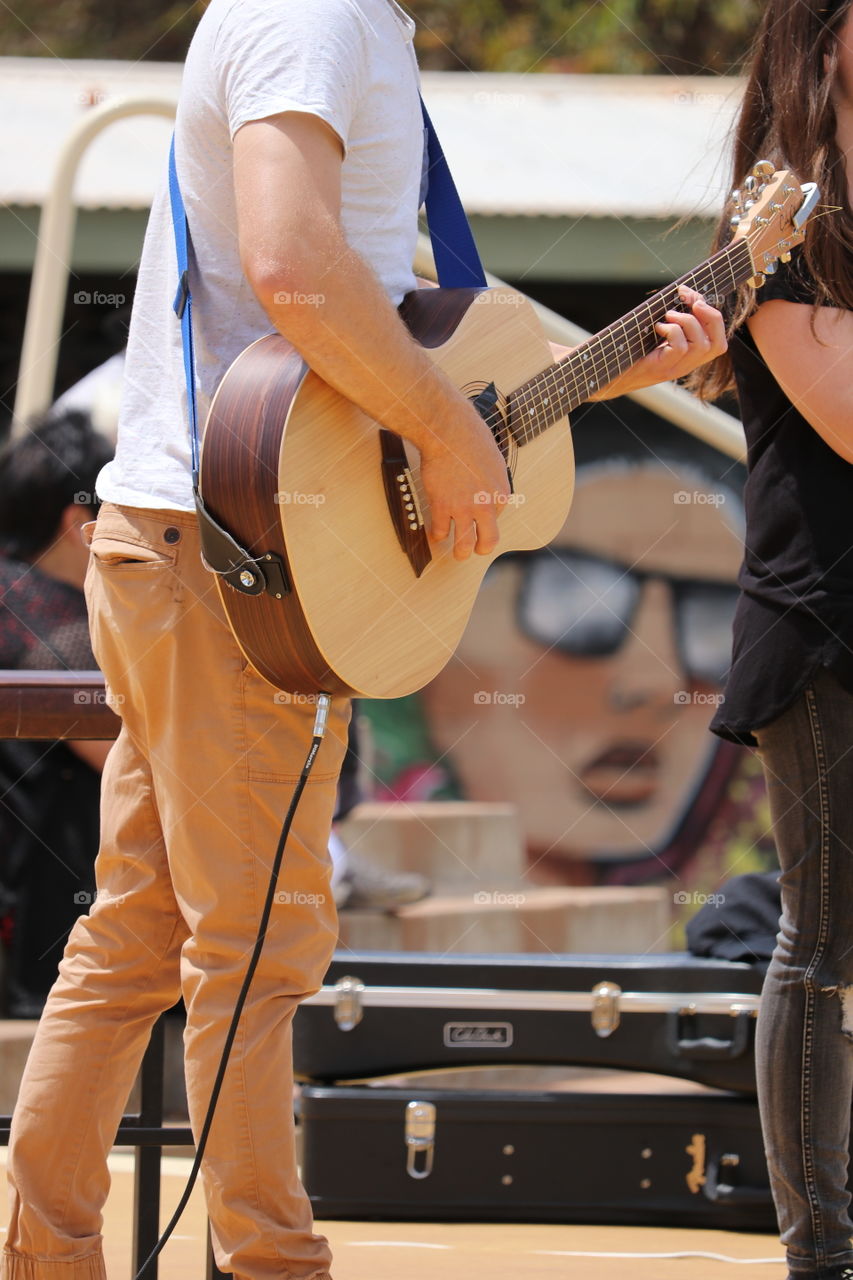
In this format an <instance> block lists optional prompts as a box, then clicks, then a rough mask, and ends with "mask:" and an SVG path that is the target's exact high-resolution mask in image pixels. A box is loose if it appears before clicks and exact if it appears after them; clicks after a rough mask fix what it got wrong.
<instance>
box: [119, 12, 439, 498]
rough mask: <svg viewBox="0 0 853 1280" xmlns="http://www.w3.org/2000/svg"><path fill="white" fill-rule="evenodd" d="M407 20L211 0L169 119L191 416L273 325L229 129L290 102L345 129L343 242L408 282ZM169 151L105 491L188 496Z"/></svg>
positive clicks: (411, 167)
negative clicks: (186, 300) (181, 242)
mask: <svg viewBox="0 0 853 1280" xmlns="http://www.w3.org/2000/svg"><path fill="white" fill-rule="evenodd" d="M413 34H414V23H413V22H412V21H411V19H410V18H408V17H407V16H406V14H404V13H403V11H402V9H400V8H399V6H398V5H397V4H396V3H395V0H213V2H212V4H211V5H210V7H209V8H208V9H207V11H206V13H205V14H204V16H203V18H202V19H201V22H200V23H199V26H198V29H197V31H196V34H195V37H194V39H193V42H192V44H191V46H190V50H189V53H188V56H187V61H186V67H185V70H184V77H183V84H182V89H181V99H180V103H179V106H178V117H177V122H176V127H175V154H176V161H177V170H178V180H179V182H180V186H181V192H182V195H183V198H184V203H185V205H186V209H187V217H188V220H189V225H190V232H191V235H192V241H193V249H194V255H195V258H194V262H192V263H191V268H190V284H191V288H192V294H193V332H194V340H195V358H196V384H197V392H198V410H199V430H200V431H202V430H203V428H204V421H205V418H206V415H207V410H208V407H209V405H210V400H211V398H212V396H213V393H214V391H215V390H216V387H217V385H218V384H219V382H220V380H221V379H222V377H223V375H224V374H225V372H226V370H227V368H228V366H229V365H230V364H231V362H232V361H233V360H234V359H236V357H237V356H238V355H239V354H240V352H241V351H242V350H243V348H244V347H246V346H248V345H249V343H250V342H254V340H255V339H256V338H260V337H263V336H264V334H267V333H270V332H272V326H271V324H270V321H269V318H268V317H267V315H266V313H265V312H264V310H263V309H262V307H261V306H260V304H259V303H258V302H257V300H256V299H255V296H254V294H253V293H252V290H251V288H250V286H249V284H248V283H247V281H246V279H245V277H244V276H243V273H242V270H241V268H240V262H239V256H238V250H237V236H236V225H237V220H236V211H235V202H234V187H233V178H232V145H231V143H232V139H233V137H234V135H235V133H236V132H237V130H238V129H239V128H240V127H241V125H244V124H246V123H248V122H249V121H251V120H261V119H264V118H265V117H267V116H271V115H277V114H278V113H280V112H283V111H287V110H299V111H307V112H311V113H312V114H314V115H318V116H320V117H321V118H322V119H323V120H325V121H326V122H327V123H328V124H329V125H331V127H332V128H333V129H334V130H335V132H336V133H337V134H338V136H339V137H340V138H341V140H342V141H343V143H344V145H345V148H346V154H345V158H344V162H343V169H342V215H341V220H342V225H343V229H344V233H345V235H346V237H347V241H348V243H349V244H350V245H351V246H352V247H353V248H354V249H356V250H357V251H358V252H359V253H360V254H361V255H362V256H363V257H364V258H365V259H366V260H367V262H368V263H369V264H370V266H371V267H372V268H373V270H374V271H375V272H376V274H377V276H378V278H379V280H380V281H381V283H382V285H383V286H384V288H385V289H386V291H387V293H388V295H389V296H390V298H391V299H392V301H393V302H394V303H395V305H396V304H397V303H399V302H400V301H401V299H402V298H403V296H404V294H406V293H407V292H408V291H409V290H410V289H413V288H414V287H415V278H414V274H413V272H412V261H413V258H414V251H415V244H416V238H417V210H418V207H419V203H420V198H419V197H420V187H421V172H422V160H423V143H424V133H423V121H422V118H421V112H420V104H419V101H418V70H417V63H416V61H415V54H414V49H413V46H412V37H413ZM177 283H178V278H177V263H176V257H175V241H174V234H173V230H172V221H171V214H170V208H169V194H168V182H167V174H166V158H165V157H164V173H163V180H162V183H161V186H160V189H159V191H158V193H157V196H156V198H155V200H154V204H153V206H152V210H151V217H150V220H149V223H148V229H147V232H146V235H145V245H144V248H143V251H142V260H141V263H140V268H139V277H138V282H137V287H136V295H135V299H134V307H133V315H132V318H131V324H130V338H129V342H128V351H127V365H126V369H125V381H124V388H123V392H122V401H121V409H120V414H119V429H118V445H117V449H116V456H115V458H114V460H113V461H112V462H110V463H108V464H107V466H106V467H104V469H103V471H102V472H101V474H100V476H99V478H98V484H97V491H98V495H99V497H101V498H102V499H104V500H105V501H109V502H117V503H121V504H123V505H125V506H133V507H167V508H177V509H182V510H192V509H193V500H192V486H191V462H190V444H189V427H188V419H187V406H186V400H187V395H186V383H185V377H184V366H183V354H182V347H181V333H180V324H179V322H178V320H177V318H176V316H175V313H174V311H173V310H172V303H173V300H174V297H175V291H176V288H177Z"/></svg>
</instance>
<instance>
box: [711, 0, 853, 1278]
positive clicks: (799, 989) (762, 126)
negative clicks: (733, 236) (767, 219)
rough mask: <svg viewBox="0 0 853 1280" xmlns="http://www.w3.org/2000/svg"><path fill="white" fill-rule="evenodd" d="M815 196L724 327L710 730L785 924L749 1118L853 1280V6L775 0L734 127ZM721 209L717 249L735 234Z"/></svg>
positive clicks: (828, 1257) (816, 1234) (805, 1236)
mask: <svg viewBox="0 0 853 1280" xmlns="http://www.w3.org/2000/svg"><path fill="white" fill-rule="evenodd" d="M758 160H769V161H771V162H772V163H773V164H774V166H775V167H777V168H780V167H784V168H790V169H792V170H793V171H794V172H795V174H796V175H797V177H798V179H799V180H800V181H808V180H810V181H814V182H816V183H817V184H818V186H819V188H820V192H821V206H822V207H821V210H820V211H819V216H817V217H815V218H813V219H812V221H811V223H810V224H809V227H808V229H807V233H806V241H805V244H804V245H803V247H802V248H801V249H799V250H796V251H795V253H794V256H793V258H792V260H791V262H790V264H787V265H780V267H779V270H778V271H777V273H776V274H774V275H772V276H770V277H769V278H768V279H767V282H766V284H765V285H764V287H763V288H761V289H760V290H759V291H758V292H757V293H756V294H755V295H752V294H751V293H750V292H749V291H747V290H746V289H745V290H744V291H742V293H741V294H740V295H739V297H738V299H737V302H736V304H735V306H734V308H733V310H732V313H731V315H730V317H729V320H730V326H729V328H730V345H729V352H728V354H727V355H725V356H723V357H720V358H719V359H718V360H716V361H715V362H714V363H713V364H712V365H709V366H707V367H706V368H705V369H702V370H701V371H700V372H699V373H698V374H697V375H695V376H694V378H693V380H692V381H693V385H694V388H695V389H696V390H697V391H698V392H699V394H700V395H703V396H705V397H707V398H712V397H714V396H716V395H718V394H720V393H721V392H722V391H724V390H725V389H727V388H728V387H730V386H732V385H735V386H736V389H737V393H738V396H739V399H740V405H741V412H742V417H743V422H744V429H745V432H746V438H747V445H748V479H747V484H746V521H747V525H746V546H745V554H744V561H743V566H742V568H741V573H740V585H741V589H742V594H741V598H740V601H739V603H738V607H737V611H736V615H735V623H734V648H733V657H732V666H731V670H730V673H729V677H728V682H727V685H726V692H725V701H724V702H723V704H722V705H721V707H720V709H719V711H718V714H717V716H716V717H715V719H714V722H713V726H712V727H713V728H714V730H715V731H716V732H717V733H719V734H721V735H722V736H724V737H727V738H730V739H733V740H735V741H741V742H746V743H748V744H751V745H753V746H754V745H756V743H757V746H758V750H759V753H760V756H761V761H762V765H763V768H764V772H765V775H766V778H767V784H768V790H769V794H770V804H771V812H772V815H773V824H774V835H775V839H776V844H777V849H778V854H779V861H780V864H781V867H782V872H783V874H782V881H781V884H782V919H781V924H780V932H779V936H778V939H777V945H776V950H775V953H774V956H773V960H772V963H771V966H770V969H769V972H768V975H767V980H766V984H765V988H764V993H763V996H762V1001H761V1012H760V1014H759V1020H758V1030H757V1042H756V1055H757V1073H758V1091H759V1102H760V1106H761V1116H762V1124H763V1128H764V1136H765V1145H766V1149H767V1160H768V1166H769V1170H770V1180H771V1186H772V1189H773V1196H774V1200H775V1203H776V1209H777V1214H778V1217H779V1226H780V1230H781V1234H782V1241H783V1244H784V1245H785V1246H786V1249H787V1260H788V1270H789V1278H790V1280H853V1249H851V1231H853V1228H851V1221H850V1216H849V1206H850V1195H849V1193H848V1190H847V1166H848V1152H849V1144H850V1104H851V1096H853V927H851V915H850V904H851V902H853V802H852V801H851V797H853V468H851V463H853V0H834V2H833V0H830V2H829V3H822V2H821V0H768V3H767V6H766V9H765V11H764V16H763V19H762V22H761V26H760V29H759V31H758V35H757V38H756V43H755V47H754V51H753V54H752V61H751V64H750V68H749V72H748V79H747V83H746V92H745V96H744V100H743V106H742V109H741V112H740V116H739V119H738V123H737V127H736V137H735V146H734V172H733V178H734V184H735V185H737V186H742V185H743V183H744V180H745V179H746V177H747V176H748V174H749V171H750V169H751V168H752V166H753V165H754V164H755V163H756V161H758ZM731 212H732V210H731V209H729V210H726V211H725V212H724V215H723V218H722V219H721V223H720V228H719V231H718V236H717V243H718V245H719V244H722V243H724V242H725V240H726V239H727V238H728V236H729V234H730V230H729V217H730V215H731Z"/></svg>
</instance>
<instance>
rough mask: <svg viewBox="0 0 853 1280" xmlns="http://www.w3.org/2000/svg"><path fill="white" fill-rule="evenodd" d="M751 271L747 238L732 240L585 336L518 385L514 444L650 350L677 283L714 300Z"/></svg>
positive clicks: (512, 414)
mask: <svg viewBox="0 0 853 1280" xmlns="http://www.w3.org/2000/svg"><path fill="white" fill-rule="evenodd" d="M754 273H755V268H754V266H753V262H752V256H751V254H750V250H749V244H748V242H747V241H746V239H740V240H735V241H734V242H733V243H732V244H730V245H727V246H726V248H725V249H720V250H719V252H718V253H715V254H714V255H713V256H712V257H710V258H708V259H706V261H705V262H703V263H702V264H701V266H699V267H697V268H696V269H695V270H693V271H691V272H689V273H688V274H687V275H685V276H681V278H680V279H679V280H674V281H673V282H672V284H669V285H667V287H666V288H665V289H661V291H660V293H656V294H655V295H654V296H653V297H652V298H649V299H648V300H647V301H646V302H642V303H640V305H639V306H638V307H635V308H634V310H633V311H629V312H628V313H627V315H624V316H622V318H621V319H620V320H616V321H615V322H614V323H613V324H611V325H608V326H607V328H606V329H602V330H601V332H600V333H596V334H593V336H592V337H590V338H587V340H586V341H585V342H582V343H581V345H580V346H579V347H576V348H575V350H574V351H573V352H572V353H571V355H569V356H566V357H565V359H563V360H559V361H558V362H557V363H556V364H552V365H550V366H549V367H548V368H547V369H543V370H542V372H541V373H538V374H537V375H536V377H535V378H531V379H530V381H529V382H525V383H523V385H522V386H520V387H517V388H516V390H515V391H514V392H512V394H511V395H510V396H509V404H508V426H509V430H510V432H511V434H512V436H513V437H514V439H515V441H516V443H518V444H526V443H527V441H528V440H532V439H534V438H535V437H536V436H538V435H540V434H541V433H542V432H543V431H544V430H545V429H546V428H547V427H550V426H552V425H553V424H554V423H555V422H559V421H560V419H561V418H564V417H566V415H567V414H569V413H571V412H572V410H573V409H576V408H577V407H578V405H580V404H583V402H584V401H585V400H588V399H589V398H590V396H591V395H594V394H595V393H596V392H597V391H599V390H600V389H601V388H602V387H606V386H607V384H608V383H609V382H612V381H613V379H614V378H616V377H618V376H619V374H620V373H624V372H625V371H626V370H627V369H630V368H631V367H632V365H635V364H636V363H637V362H638V361H639V360H642V358H643V356H646V355H648V354H649V352H650V351H653V350H654V348H655V347H656V346H658V344H659V343H660V335H659V334H658V333H657V332H656V331H655V325H656V324H658V323H659V322H660V321H661V320H663V318H664V315H665V314H666V312H667V311H675V310H679V311H683V310H684V304H683V303H682V301H681V298H680V297H679V293H678V287H679V285H682V284H685V285H689V286H690V288H691V289H696V290H697V291H698V292H699V293H701V294H703V295H704V296H705V297H713V298H719V297H722V296H724V295H725V294H728V293H732V292H733V291H734V290H735V289H737V288H738V286H739V285H740V284H742V283H743V281H744V280H748V279H749V277H750V276H752V275H753V274H754Z"/></svg>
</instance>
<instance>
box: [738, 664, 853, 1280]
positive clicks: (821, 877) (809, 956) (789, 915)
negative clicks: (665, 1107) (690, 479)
mask: <svg viewBox="0 0 853 1280" xmlns="http://www.w3.org/2000/svg"><path fill="white" fill-rule="evenodd" d="M755 736H756V738H757V740H758V744H759V751H760V755H761V761H762V764H763V766H764V773H765V776H766V779H767V786H768V790H769V796H770V808H771V814H772V818H773V830H774V835H775V839H776V846H777V849H778V854H779V863H780V866H781V868H782V879H781V886H782V919H781V922H780V931H779V935H778V937H777V939H776V950H775V952H774V954H773V959H772V961H771V964H770V968H769V970H768V973H767V980H766V982H765V984H764V991H763V994H762V997H761V1011H760V1013H759V1018H758V1028H757V1035H756V1068H757V1074H758V1097H759V1104H760V1107H761V1123H762V1128H763V1131H764V1141H765V1147H766V1151H767V1163H768V1168H769V1171H770V1184H771V1187H772V1190H773V1198H774V1201H775V1204H776V1212H777V1215H778V1219H779V1229H780V1232H781V1239H782V1243H783V1244H784V1245H785V1247H786V1250H787V1258H788V1269H789V1272H790V1277H791V1280H835V1278H836V1277H838V1276H840V1275H841V1274H842V1272H843V1271H844V1268H845V1267H847V1266H849V1267H851V1268H853V1249H851V1239H850V1237H851V1231H853V1227H851V1221H850V1217H849V1212H848V1210H849V1205H850V1195H849V1194H848V1191H847V1164H848V1153H849V1145H850V1109H851V1097H853V696H851V695H850V694H849V693H847V692H845V690H844V689H843V688H842V687H841V685H840V684H839V683H838V681H837V680H836V679H835V677H834V676H833V675H832V674H831V673H830V672H828V671H826V670H824V669H821V670H820V671H819V672H818V673H817V674H816V676H815V677H814V678H813V680H812V681H811V682H810V684H809V685H807V687H806V688H805V689H804V691H803V692H802V693H801V694H799V695H798V697H797V698H796V700H795V701H794V703H793V704H792V705H791V706H790V707H789V708H788V709H787V711H785V712H784V713H783V714H782V715H781V716H780V717H779V718H778V719H777V720H775V721H774V722H773V723H772V724H770V725H768V726H767V727H766V728H764V729H758V730H756V731H755ZM851 1276H853V1270H851Z"/></svg>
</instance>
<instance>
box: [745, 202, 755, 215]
mask: <svg viewBox="0 0 853 1280" xmlns="http://www.w3.org/2000/svg"><path fill="white" fill-rule="evenodd" d="M754 205H755V201H754V200H744V202H743V211H744V213H749V211H750V209H752V208H753V206H754Z"/></svg>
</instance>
